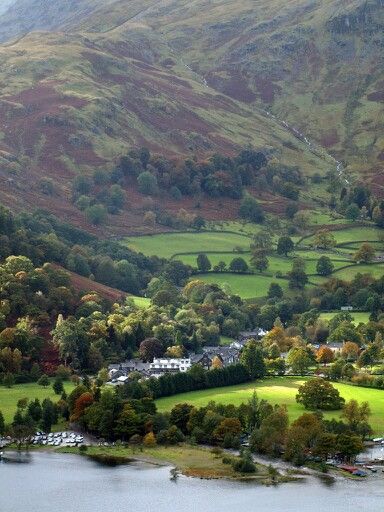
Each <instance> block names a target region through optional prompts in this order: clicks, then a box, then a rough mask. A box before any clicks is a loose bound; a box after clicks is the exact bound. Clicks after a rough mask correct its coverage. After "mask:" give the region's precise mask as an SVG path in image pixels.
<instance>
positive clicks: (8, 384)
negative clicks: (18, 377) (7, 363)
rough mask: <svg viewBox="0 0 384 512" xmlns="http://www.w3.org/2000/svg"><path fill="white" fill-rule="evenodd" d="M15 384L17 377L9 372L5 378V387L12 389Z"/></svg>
mask: <svg viewBox="0 0 384 512" xmlns="http://www.w3.org/2000/svg"><path fill="white" fill-rule="evenodd" d="M14 383H15V377H14V375H13V373H10V372H7V373H6V374H5V375H4V377H3V386H5V387H6V388H11V387H12V386H13V385H14Z"/></svg>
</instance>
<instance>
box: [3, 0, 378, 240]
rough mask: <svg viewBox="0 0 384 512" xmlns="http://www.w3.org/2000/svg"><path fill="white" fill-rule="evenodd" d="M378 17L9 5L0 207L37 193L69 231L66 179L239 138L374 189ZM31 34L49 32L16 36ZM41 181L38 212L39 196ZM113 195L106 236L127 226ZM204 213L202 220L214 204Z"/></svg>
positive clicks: (297, 10) (332, 8)
mask: <svg viewBox="0 0 384 512" xmlns="http://www.w3.org/2000/svg"><path fill="white" fill-rule="evenodd" d="M383 7H384V5H383V2H382V0H369V1H368V2H366V1H365V0H364V1H362V0H346V1H345V2H343V3H342V5H341V4H340V2H339V1H336V0H326V1H323V2H312V1H307V0H291V1H289V2H285V3H284V7H283V8H282V7H281V2H279V1H277V0H274V1H269V2H266V1H264V0H263V1H261V2H257V3H255V2H252V1H250V0H236V1H232V2H227V1H225V0H217V1H215V2H210V3H207V2H203V1H202V0H194V1H192V2H191V1H188V2H187V1H186V0H181V1H180V0H177V1H176V0H164V1H161V2H154V1H152V0H145V1H144V2H143V1H140V2H139V1H137V0H130V1H128V0H120V1H114V0H110V1H109V2H107V3H106V2H101V1H93V2H90V1H89V0H81V1H76V2H72V1H68V0H60V1H57V2H54V3H52V2H44V1H41V0H40V1H39V0H16V1H15V2H14V3H13V4H12V5H11V6H10V8H9V9H8V11H7V12H6V13H5V14H3V15H2V16H0V39H3V40H4V41H6V42H4V43H3V45H2V46H0V63H1V72H0V83H1V85H2V89H1V95H0V113H1V117H2V119H4V120H5V122H3V128H2V137H1V141H0V151H1V153H0V176H1V178H2V179H3V180H4V182H5V186H4V187H3V190H2V192H1V193H0V200H1V201H3V202H4V203H6V204H11V203H12V204H16V206H18V207H22V206H25V205H26V204H27V205H29V206H32V205H35V204H36V201H37V198H38V201H39V203H40V204H41V206H42V207H44V208H46V209H49V210H52V209H53V208H54V209H55V211H56V212H57V211H58V212H61V213H62V214H64V215H66V216H67V217H68V219H69V220H70V221H72V222H74V223H76V224H78V225H79V224H82V223H83V222H84V219H83V214H82V213H81V212H79V211H78V210H76V209H75V208H74V207H73V206H72V205H71V204H70V202H69V197H70V182H71V181H72V179H73V177H74V176H75V175H76V174H77V173H78V172H82V173H86V174H87V173H90V172H91V171H92V170H94V169H95V168H97V167H99V168H109V169H111V168H113V166H114V165H115V164H116V161H117V159H118V157H119V156H121V155H122V154H125V153H126V152H127V151H128V150H129V148H131V147H133V146H139V145H146V146H148V147H149V148H150V149H151V150H152V151H153V152H155V153H161V154H163V155H165V156H169V157H177V158H179V157H180V156H184V155H188V154H190V155H195V154H197V155H198V156H199V158H204V157H206V156H207V155H209V154H212V153H213V152H215V151H218V152H222V153H224V154H234V153H235V152H236V150H238V149H239V148H240V147H244V146H246V145H248V144H250V145H252V146H254V147H256V148H260V149H264V150H266V151H268V152H271V154H273V156H274V158H275V159H277V161H280V162H283V163H285V164H288V165H298V166H299V167H300V168H301V169H302V170H303V172H304V173H305V174H306V175H312V174H314V173H315V172H319V173H320V174H323V175H324V174H325V173H326V172H327V171H329V170H330V169H332V168H333V169H334V168H335V163H334V161H332V159H331V158H330V157H329V156H328V153H330V154H332V155H333V156H334V157H335V158H337V159H338V160H342V161H343V162H344V164H345V167H346V172H347V173H348V174H349V175H355V176H358V174H360V173H361V172H364V175H365V179H367V180H370V181H372V184H373V187H374V188H375V189H376V191H377V192H381V185H382V166H383V164H382V162H383V159H384V153H383V151H384V148H383V142H384V141H383V135H382V119H383V111H382V108H383V107H382V102H383V91H382V89H383V83H384V78H383V62H382V55H383V52H382V51H380V49H381V48H382V46H383V38H382V33H383V31H382V28H383ZM38 30H40V31H41V30H45V31H49V32H31V33H28V32H30V31H38ZM24 34H26V35H24ZM15 38H16V39H15ZM308 139H309V140H311V141H315V142H316V145H313V144H308ZM320 148H321V149H320ZM44 176H48V177H53V178H54V180H55V183H56V192H57V195H56V197H55V198H54V205H53V204H52V198H49V197H44V195H42V194H41V193H40V191H39V186H38V184H39V180H40V179H41V178H42V177H44ZM31 182H32V183H33V185H32V187H31ZM253 193H255V194H256V195H257V194H258V191H257V190H256V191H253ZM309 195H310V194H309ZM129 197H130V200H131V206H130V209H129V211H128V212H125V213H124V215H123V216H120V217H119V218H118V219H114V223H115V224H117V227H116V229H115V232H118V233H121V232H125V230H126V229H127V228H128V229H130V228H132V229H133V231H135V230H137V229H139V228H140V226H141V224H142V211H141V210H140V209H138V208H135V205H136V204H137V203H141V202H142V198H140V197H138V196H137V194H136V191H135V190H134V189H133V188H132V186H131V185H130V187H129ZM209 208H210V212H211V213H210V218H215V215H216V214H215V213H214V212H215V211H217V210H218V209H221V207H220V206H218V205H217V204H216V205H211V206H210V207H209Z"/></svg>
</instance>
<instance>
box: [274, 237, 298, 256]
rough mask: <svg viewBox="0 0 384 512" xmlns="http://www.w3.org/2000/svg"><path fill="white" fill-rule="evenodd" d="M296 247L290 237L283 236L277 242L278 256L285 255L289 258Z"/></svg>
mask: <svg viewBox="0 0 384 512" xmlns="http://www.w3.org/2000/svg"><path fill="white" fill-rule="evenodd" d="M294 247H295V245H294V243H293V241H292V240H291V238H290V237H289V236H281V237H280V238H279V240H278V242H277V254H284V256H288V253H290V252H292V251H293V249H294Z"/></svg>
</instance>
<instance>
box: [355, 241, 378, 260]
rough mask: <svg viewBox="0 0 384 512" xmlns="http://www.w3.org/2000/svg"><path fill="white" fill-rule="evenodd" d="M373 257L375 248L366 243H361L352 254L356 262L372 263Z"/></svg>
mask: <svg viewBox="0 0 384 512" xmlns="http://www.w3.org/2000/svg"><path fill="white" fill-rule="evenodd" d="M374 258H375V249H374V248H373V247H372V245H371V244H368V243H364V244H362V245H361V247H360V249H359V250H358V251H357V252H355V254H354V255H353V259H354V260H355V261H356V263H372V261H373V260H374Z"/></svg>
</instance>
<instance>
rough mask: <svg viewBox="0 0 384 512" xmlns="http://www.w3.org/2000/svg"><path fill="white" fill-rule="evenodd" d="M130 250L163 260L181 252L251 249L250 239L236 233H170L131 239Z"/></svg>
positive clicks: (127, 242) (129, 240)
mask: <svg viewBox="0 0 384 512" xmlns="http://www.w3.org/2000/svg"><path fill="white" fill-rule="evenodd" d="M125 243H126V244H127V245H128V247H129V248H130V249H134V250H135V251H137V252H142V253H143V254H146V255H149V256H153V255H157V256H159V257H163V258H170V257H171V256H173V255H174V254H177V253H181V252H195V253H197V254H198V253H199V252H206V251H233V249H234V248H235V247H241V248H242V249H244V250H248V249H249V244H250V239H249V238H248V237H247V236H245V235H242V234H236V233H216V232H203V233H168V234H162V235H153V236H142V237H131V238H129V239H127V240H126V241H125Z"/></svg>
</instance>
